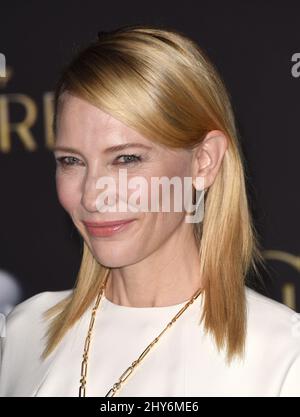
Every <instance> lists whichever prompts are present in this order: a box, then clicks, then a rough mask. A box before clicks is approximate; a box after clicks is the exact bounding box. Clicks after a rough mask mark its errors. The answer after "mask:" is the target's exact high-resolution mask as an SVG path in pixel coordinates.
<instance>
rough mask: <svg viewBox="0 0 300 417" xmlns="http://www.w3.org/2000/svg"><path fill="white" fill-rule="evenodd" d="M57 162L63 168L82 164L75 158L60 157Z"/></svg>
mask: <svg viewBox="0 0 300 417" xmlns="http://www.w3.org/2000/svg"><path fill="white" fill-rule="evenodd" d="M56 161H57V163H58V165H61V166H63V167H68V166H73V165H79V163H80V162H81V161H80V160H79V159H78V158H76V157H75V156H60V157H59V158H56Z"/></svg>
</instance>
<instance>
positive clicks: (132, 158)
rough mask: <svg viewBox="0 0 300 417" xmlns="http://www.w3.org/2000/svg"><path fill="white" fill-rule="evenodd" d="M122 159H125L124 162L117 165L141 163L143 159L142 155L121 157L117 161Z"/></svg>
mask: <svg viewBox="0 0 300 417" xmlns="http://www.w3.org/2000/svg"><path fill="white" fill-rule="evenodd" d="M120 158H125V161H124V162H117V164H118V163H119V164H131V163H135V162H140V161H141V160H142V157H141V156H140V155H119V156H118V157H117V158H116V160H117V161H118V160H119V159H120Z"/></svg>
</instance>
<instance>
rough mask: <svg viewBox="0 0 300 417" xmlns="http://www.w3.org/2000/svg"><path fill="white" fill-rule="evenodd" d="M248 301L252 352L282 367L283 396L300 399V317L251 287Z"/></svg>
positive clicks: (266, 364)
mask: <svg viewBox="0 0 300 417" xmlns="http://www.w3.org/2000/svg"><path fill="white" fill-rule="evenodd" d="M246 299H247V314H248V324H247V340H248V341H247V345H248V346H251V348H250V349H249V350H251V352H254V354H255V356H256V357H258V356H259V357H261V358H262V359H263V360H264V363H265V366H268V364H272V363H273V365H274V366H275V367H277V368H278V367H280V370H281V375H282V386H281V394H280V395H281V396H293V395H295V396H300V314H299V313H297V312H296V311H294V310H293V309H291V308H289V307H288V306H286V305H284V304H282V303H280V302H278V301H275V300H273V299H271V298H269V297H267V296H264V295H262V294H260V293H258V292H256V291H254V290H252V289H250V288H248V287H247V288H246Z"/></svg>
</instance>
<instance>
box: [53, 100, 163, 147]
mask: <svg viewBox="0 0 300 417" xmlns="http://www.w3.org/2000/svg"><path fill="white" fill-rule="evenodd" d="M57 120H58V124H57V135H56V142H59V143H62V142H67V141H68V143H69V142H70V141H72V142H74V143H75V142H78V141H80V142H81V143H82V142H85V143H87V142H88V141H89V140H93V139H97V141H98V142H108V141H109V142H110V143H111V144H118V143H123V142H126V141H128V140H134V142H140V143H143V144H146V145H151V146H152V147H155V146H156V145H157V144H155V143H153V142H152V141H150V140H148V139H147V138H145V137H144V136H143V135H141V134H140V133H139V132H137V131H135V130H134V129H132V128H130V127H129V126H127V125H125V124H124V123H122V122H121V121H119V120H118V119H115V118H114V117H113V116H111V115H110V114H108V113H106V112H104V111H102V110H101V109H99V108H98V107H96V106H94V105H92V104H90V103H88V102H87V101H85V100H83V99H81V98H79V97H76V96H74V95H72V94H70V93H68V92H64V93H63V95H62V98H61V102H60V105H59V111H58V117H57ZM99 139H101V140H99Z"/></svg>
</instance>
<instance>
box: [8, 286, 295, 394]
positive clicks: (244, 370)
mask: <svg viewBox="0 0 300 417" xmlns="http://www.w3.org/2000/svg"><path fill="white" fill-rule="evenodd" d="M70 291H71V290H70ZM70 291H59V292H43V293H40V294H37V295H35V296H34V297H31V298H29V299H28V300H26V301H24V302H22V303H21V304H19V305H18V306H17V307H15V308H14V310H13V311H12V312H11V314H10V315H9V318H8V321H7V329H6V337H4V338H2V342H3V343H2V344H3V346H2V347H3V349H2V350H3V352H2V353H3V354H2V365H1V372H0V396H55V397H56V396H70V397H72V396H78V389H79V380H80V370H81V360H82V352H83V346H84V340H85V337H86V333H87V329H88V325H89V320H90V313H91V308H92V306H91V307H90V308H89V309H88V310H87V311H86V313H85V314H84V315H83V316H82V317H81V319H80V320H79V321H78V322H77V323H76V324H75V325H74V327H73V328H72V329H71V330H70V331H69V332H68V333H67V335H66V336H65V338H64V339H63V341H62V343H61V344H60V345H59V347H58V349H56V350H55V351H54V352H53V353H52V354H51V355H50V356H49V357H48V358H47V359H46V360H45V361H41V359H40V354H41V353H42V350H43V348H44V346H45V344H44V343H45V342H44V340H43V335H44V332H45V329H46V326H45V323H44V322H43V321H42V317H41V314H42V312H43V311H44V310H46V309H47V308H49V307H50V306H52V305H54V304H55V303H57V302H58V301H59V300H61V299H62V298H63V297H65V296H66V295H68V294H69V293H70ZM246 295H247V305H248V324H247V340H246V356H245V359H244V361H239V360H235V361H234V362H233V363H232V364H231V366H228V365H226V362H225V360H224V358H225V355H224V353H218V352H217V350H216V348H215V345H214V343H213V340H212V339H211V337H210V336H209V335H206V334H205V333H204V331H203V326H202V324H201V325H200V324H199V319H200V314H201V308H202V302H203V295H202V294H200V296H199V297H198V298H197V299H196V301H194V303H193V304H192V305H190V306H189V307H188V308H187V310H186V311H185V312H184V313H183V314H182V315H181V316H180V317H179V318H178V319H177V321H176V322H175V323H174V324H173V326H172V327H171V328H169V329H168V330H167V331H166V332H165V333H164V334H163V335H162V337H161V338H160V340H159V341H158V343H156V344H155V345H154V347H153V348H152V350H151V351H150V352H149V353H148V355H147V356H146V357H145V358H144V360H143V361H142V362H141V363H140V364H139V365H138V367H137V368H136V369H135V370H134V372H133V373H132V374H131V376H130V377H129V378H128V379H127V380H126V382H125V383H124V384H123V385H122V387H121V389H120V390H119V391H118V393H117V394H116V397H117V396H118V397H122V396H123V397H125V396H129V397H138V396H146V397H147V396H148V397H150V396H174V397H177V396H178V397H179V396H196V397H201V396H280V397H281V396H300V326H299V315H297V314H296V313H295V312H294V311H293V310H291V309H289V308H288V307H286V306H285V305H283V304H280V303H278V302H276V301H273V300H271V299H269V298H267V297H265V296H262V295H260V294H258V293H256V292H255V291H253V290H250V289H249V288H246ZM185 303H186V302H183V303H180V304H177V305H172V306H165V307H127V306H120V305H118V304H114V303H112V302H111V301H109V300H108V299H106V298H105V297H103V298H102V300H101V301H100V306H99V309H98V312H97V317H96V322H95V326H94V331H93V337H92V342H91V348H90V355H89V367H88V377H87V396H98V397H104V396H105V395H106V393H107V392H108V391H109V389H110V388H111V387H112V386H113V384H114V383H115V382H117V381H118V379H119V377H120V376H121V374H122V373H123V372H124V371H125V370H126V369H127V368H128V366H129V365H130V364H131V363H132V362H133V361H134V360H136V359H137V358H138V356H139V355H140V354H141V353H142V351H143V350H144V349H145V348H146V346H147V345H148V344H149V343H150V342H151V341H152V340H153V339H154V338H155V337H156V336H158V334H159V333H160V332H161V330H163V328H164V326H165V325H166V324H167V323H168V322H169V321H170V320H171V318H172V317H173V316H174V315H175V314H176V313H177V312H178V311H179V310H180V308H181V307H182V306H184V305H185Z"/></svg>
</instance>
